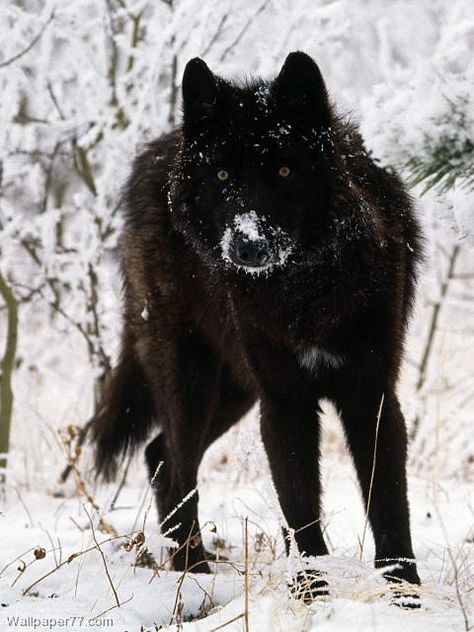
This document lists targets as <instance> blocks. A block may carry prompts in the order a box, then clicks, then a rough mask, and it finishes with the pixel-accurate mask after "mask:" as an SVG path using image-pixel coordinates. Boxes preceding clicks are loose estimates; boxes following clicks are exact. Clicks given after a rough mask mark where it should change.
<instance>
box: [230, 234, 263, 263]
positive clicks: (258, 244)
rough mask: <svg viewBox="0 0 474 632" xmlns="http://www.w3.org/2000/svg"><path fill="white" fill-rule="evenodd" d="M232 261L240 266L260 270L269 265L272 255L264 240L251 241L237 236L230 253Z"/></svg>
mask: <svg viewBox="0 0 474 632" xmlns="http://www.w3.org/2000/svg"><path fill="white" fill-rule="evenodd" d="M230 258H231V259H232V261H233V262H234V263H235V264H237V265H240V266H248V267H251V268H260V267H262V266H264V265H265V264H267V263H268V260H269V259H270V253H269V250H268V244H267V242H266V241H265V240H263V239H258V240H249V239H246V238H245V237H243V236H241V235H236V236H235V237H234V241H233V244H232V247H231V251H230Z"/></svg>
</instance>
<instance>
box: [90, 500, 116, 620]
mask: <svg viewBox="0 0 474 632" xmlns="http://www.w3.org/2000/svg"><path fill="white" fill-rule="evenodd" d="M84 511H85V512H86V514H87V517H88V518H89V523H90V525H91V531H92V538H93V540H94V542H95V548H96V549H97V551H99V554H100V557H101V558H102V563H103V565H104V570H105V574H106V576H107V579H108V582H109V584H110V588H111V589H112V592H113V595H114V598H115V603H116V605H117V608H120V599H119V596H118V593H117V589H116V588H115V586H114V582H113V581H112V577H111V575H110V572H109V567H108V565H107V559H106V557H105V554H104V551H103V550H102V548H101V546H100V544H99V542H98V540H97V537H96V535H95V529H94V523H93V521H92V518H91V516H90V513H89V512H88V511H87V507H86V506H85V505H84Z"/></svg>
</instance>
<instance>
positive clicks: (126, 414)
mask: <svg viewBox="0 0 474 632" xmlns="http://www.w3.org/2000/svg"><path fill="white" fill-rule="evenodd" d="M155 418H156V415H155V408H154V404H153V399H152V394H151V392H150V388H149V385H148V383H147V380H146V376H145V373H144V370H143V367H142V366H141V364H140V362H139V360H138V358H137V355H136V352H135V350H134V345H133V339H132V337H131V336H130V335H128V334H125V336H124V339H123V345H122V352H121V355H120V359H119V362H118V365H117V367H116V368H115V370H114V371H113V373H112V376H111V378H110V381H109V383H108V384H107V386H106V389H105V393H104V398H103V401H102V405H101V407H100V409H99V412H98V413H97V415H96V417H95V419H94V420H93V422H92V428H91V429H92V442H93V443H94V444H95V458H94V467H95V471H96V475H97V476H98V477H102V478H104V479H105V480H112V479H113V478H114V477H115V474H116V472H117V468H118V465H119V462H120V461H121V460H122V459H123V457H124V456H125V455H126V454H127V452H133V451H134V450H136V448H137V447H138V446H139V445H140V444H141V443H143V442H144V441H145V440H146V438H147V436H148V433H149V431H150V429H151V426H152V425H153V423H154V422H155Z"/></svg>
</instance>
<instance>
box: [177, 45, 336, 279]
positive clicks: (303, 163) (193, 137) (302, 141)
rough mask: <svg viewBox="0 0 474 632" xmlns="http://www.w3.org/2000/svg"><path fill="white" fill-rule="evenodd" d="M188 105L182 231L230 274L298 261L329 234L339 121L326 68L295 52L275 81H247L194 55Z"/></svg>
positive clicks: (181, 174) (180, 170) (186, 81)
mask: <svg viewBox="0 0 474 632" xmlns="http://www.w3.org/2000/svg"><path fill="white" fill-rule="evenodd" d="M183 108H184V122H183V145H182V148H181V151H180V153H179V157H178V163H177V170H176V174H175V177H174V179H173V181H172V182H171V195H170V202H171V204H170V208H171V211H172V212H173V214H174V216H175V221H176V225H177V226H178V227H180V228H181V230H182V231H183V232H184V233H185V234H186V235H187V237H188V239H189V241H190V243H191V244H192V245H193V246H194V247H195V248H196V249H197V250H198V251H199V252H200V253H201V254H204V255H205V257H206V259H207V260H208V261H209V262H211V264H213V265H222V266H224V267H226V268H227V270H230V271H238V272H241V271H245V272H248V273H251V274H254V275H255V274H259V273H261V272H264V271H265V272H266V273H269V272H270V271H272V270H276V269H281V268H282V267H285V266H287V265H289V264H290V262H291V260H292V258H293V257H295V256H296V253H298V252H299V251H301V250H302V249H304V247H305V245H307V242H308V240H314V235H315V234H318V235H321V234H322V232H323V230H322V228H323V227H324V225H325V221H326V220H325V214H326V212H327V211H326V209H327V198H328V195H329V191H328V186H329V185H328V182H329V181H330V177H329V175H330V171H334V153H335V150H334V143H333V133H332V127H331V126H332V122H333V115H332V112H331V108H330V105H329V102H328V95H327V91H326V87H325V85H324V81H323V78H322V76H321V73H320V71H319V68H318V66H317V65H316V63H315V62H314V61H313V60H312V59H311V58H310V57H308V55H306V54H304V53H301V52H296V53H291V54H290V55H288V57H287V58H286V61H285V63H284V65H283V67H282V69H281V71H280V73H279V75H278V76H277V77H276V79H275V80H273V81H271V82H264V81H258V80H254V81H251V82H247V83H244V84H242V85H237V84H235V83H231V82H228V81H226V80H224V79H222V78H220V77H217V76H216V75H214V74H213V73H212V72H211V70H210V69H209V68H208V66H207V65H206V64H205V63H204V62H203V61H202V60H201V59H198V58H196V59H192V60H191V61H190V62H189V63H188V64H187V66H186V69H185V71H184V77H183ZM318 229H319V230H318Z"/></svg>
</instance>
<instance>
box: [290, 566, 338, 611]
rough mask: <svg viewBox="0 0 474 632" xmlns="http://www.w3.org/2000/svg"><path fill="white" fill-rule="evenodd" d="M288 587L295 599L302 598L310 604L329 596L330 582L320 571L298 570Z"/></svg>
mask: <svg viewBox="0 0 474 632" xmlns="http://www.w3.org/2000/svg"><path fill="white" fill-rule="evenodd" d="M288 587H289V589H290V593H291V595H292V596H293V597H294V598H295V599H301V600H302V601H303V602H304V603H305V604H308V605H309V604H311V603H313V601H316V600H317V599H321V598H325V597H328V596H329V584H328V583H327V581H326V580H325V579H323V573H321V572H320V571H312V570H307V571H298V573H297V574H296V576H295V577H294V579H293V581H292V582H291V584H289V586H288Z"/></svg>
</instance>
